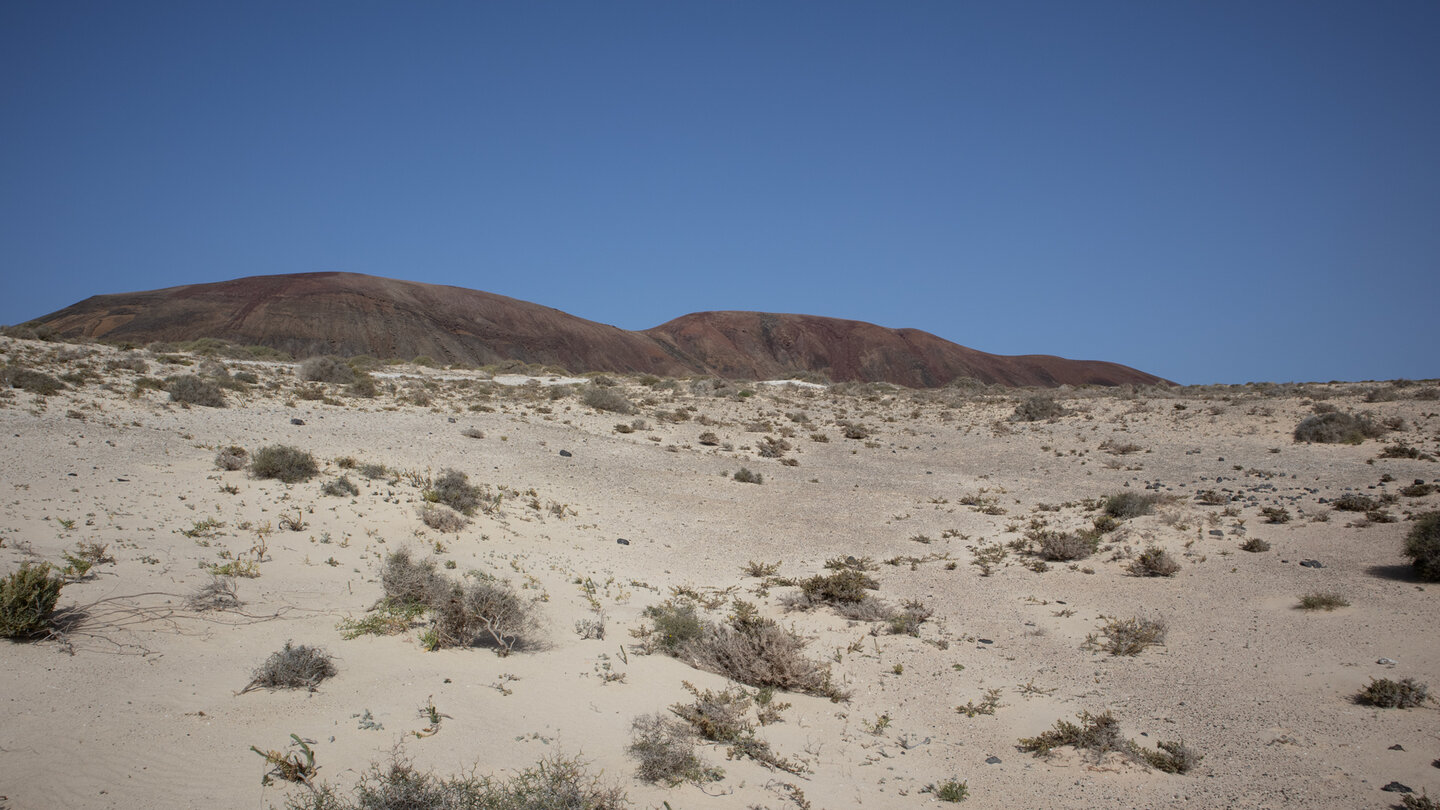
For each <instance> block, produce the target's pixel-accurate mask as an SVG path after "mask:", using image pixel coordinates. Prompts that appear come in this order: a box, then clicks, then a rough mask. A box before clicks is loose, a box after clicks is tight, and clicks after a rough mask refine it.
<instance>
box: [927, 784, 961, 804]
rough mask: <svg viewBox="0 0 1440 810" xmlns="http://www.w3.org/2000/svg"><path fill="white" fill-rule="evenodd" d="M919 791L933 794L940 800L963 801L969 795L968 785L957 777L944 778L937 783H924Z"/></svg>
mask: <svg viewBox="0 0 1440 810" xmlns="http://www.w3.org/2000/svg"><path fill="white" fill-rule="evenodd" d="M920 792H921V793H931V794H934V796H935V798H936V799H939V800H940V801H942V802H963V801H965V800H966V799H968V798H969V797H970V786H969V785H967V784H965V783H964V782H962V781H960V780H959V779H946V780H945V781H944V782H941V783H940V784H938V785H936V784H929V785H926V786H925V787H923V788H921V791H920Z"/></svg>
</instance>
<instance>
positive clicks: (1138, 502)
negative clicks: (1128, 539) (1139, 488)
mask: <svg viewBox="0 0 1440 810" xmlns="http://www.w3.org/2000/svg"><path fill="white" fill-rule="evenodd" d="M1159 502H1160V496H1159V495H1158V494H1156V493H1154V492H1145V493H1141V492H1119V493H1116V494H1114V495H1111V496H1110V497H1108V498H1106V499H1105V502H1104V504H1102V505H1101V507H1100V508H1101V509H1102V510H1104V512H1105V514H1107V515H1109V516H1110V517H1113V518H1116V519H1118V520H1128V519H1129V518H1137V517H1140V516H1141V515H1148V514H1150V513H1151V512H1152V511H1154V509H1155V504H1157V503H1159Z"/></svg>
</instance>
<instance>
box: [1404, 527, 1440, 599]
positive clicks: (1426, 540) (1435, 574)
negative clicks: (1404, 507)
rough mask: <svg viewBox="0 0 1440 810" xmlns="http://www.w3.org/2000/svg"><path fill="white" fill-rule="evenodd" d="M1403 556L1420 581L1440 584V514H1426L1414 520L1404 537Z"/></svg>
mask: <svg viewBox="0 0 1440 810" xmlns="http://www.w3.org/2000/svg"><path fill="white" fill-rule="evenodd" d="M1405 556H1407V557H1409V558H1410V564H1411V565H1412V566H1414V568H1415V573H1416V574H1417V575H1418V576H1419V577H1420V578H1421V579H1423V580H1426V581H1427V582H1440V512H1426V513H1425V514H1423V515H1420V516H1419V517H1418V518H1416V519H1415V525H1414V526H1411V527H1410V533H1409V534H1407V535H1406V536H1405Z"/></svg>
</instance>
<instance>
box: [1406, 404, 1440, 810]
mask: <svg viewBox="0 0 1440 810" xmlns="http://www.w3.org/2000/svg"><path fill="white" fill-rule="evenodd" d="M1415 398H1416V399H1419V398H1420V397H1419V396H1418V395H1417V396H1416V397H1415ZM1430 399H1435V397H1430ZM1435 762H1440V759H1437V760H1435ZM1430 764H1432V765H1435V763H1434V762H1432V763H1430ZM1435 767H1437V768H1440V765H1435ZM1400 807H1401V808H1403V810H1440V802H1437V801H1435V800H1434V799H1432V798H1430V796H1429V795H1428V794H1426V793H1425V792H1424V791H1423V790H1422V791H1421V793H1420V795H1419V796H1416V795H1415V794H1414V793H1406V794H1405V795H1403V796H1401V797H1400Z"/></svg>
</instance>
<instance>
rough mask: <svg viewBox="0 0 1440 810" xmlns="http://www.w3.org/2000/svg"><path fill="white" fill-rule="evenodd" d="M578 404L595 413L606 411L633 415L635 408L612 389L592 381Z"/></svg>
mask: <svg viewBox="0 0 1440 810" xmlns="http://www.w3.org/2000/svg"><path fill="white" fill-rule="evenodd" d="M580 402H581V403H583V404H584V405H585V406H586V407H589V408H594V409H595V410H597V411H608V412H610V413H634V412H635V406H634V405H633V404H631V402H630V400H628V399H626V398H625V395H624V394H622V393H620V392H619V391H617V390H615V389H613V388H607V387H605V386H603V385H601V384H599V382H598V381H592V382H591V384H590V385H588V386H586V388H585V393H584V394H583V395H581V397H580Z"/></svg>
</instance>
